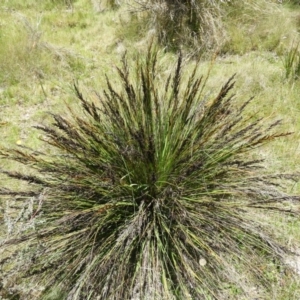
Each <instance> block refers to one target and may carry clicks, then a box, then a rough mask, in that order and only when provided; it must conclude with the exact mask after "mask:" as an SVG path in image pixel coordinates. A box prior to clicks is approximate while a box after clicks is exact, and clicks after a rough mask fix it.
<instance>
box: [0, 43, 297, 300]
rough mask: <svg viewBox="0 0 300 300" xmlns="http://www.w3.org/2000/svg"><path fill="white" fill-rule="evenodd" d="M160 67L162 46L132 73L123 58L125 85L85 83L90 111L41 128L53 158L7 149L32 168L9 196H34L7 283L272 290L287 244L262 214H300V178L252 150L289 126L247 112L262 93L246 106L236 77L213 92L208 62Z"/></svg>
mask: <svg viewBox="0 0 300 300" xmlns="http://www.w3.org/2000/svg"><path fill="white" fill-rule="evenodd" d="M157 64H158V62H157V52H155V51H154V50H151V49H150V50H149V52H148V54H147V57H146V58H145V60H144V59H143V58H141V59H140V60H139V62H138V63H137V64H136V65H135V69H134V70H135V71H134V72H130V71H129V69H130V68H129V64H128V60H127V59H126V58H124V59H123V60H122V66H121V67H120V68H117V72H118V76H119V84H118V85H116V84H115V83H114V84H113V83H112V81H111V80H109V79H107V88H106V89H105V90H104V91H103V93H101V94H99V95H98V99H97V101H98V100H99V102H97V103H96V102H95V101H94V102H92V101H87V100H86V99H85V97H84V96H83V95H82V94H81V92H80V91H79V89H78V88H77V87H75V90H76V94H77V97H78V99H79V100H80V102H81V104H82V107H83V110H84V112H85V114H84V115H82V116H80V115H79V114H78V113H74V111H72V110H71V109H70V111H71V113H72V117H68V118H66V117H63V116H61V115H57V114H54V115H53V119H54V123H53V124H52V125H49V126H37V129H38V130H40V131H41V132H43V134H44V142H45V143H46V144H45V145H48V146H49V147H50V149H52V148H53V149H54V151H53V152H51V151H50V153H51V154H49V153H48V154H47V153H41V152H39V151H33V150H32V151H31V150H30V149H27V150H26V149H22V148H20V149H7V150H5V149H2V151H1V153H2V157H3V158H4V159H9V160H13V161H16V162H18V163H22V164H25V165H26V166H28V170H30V169H32V172H31V173H26V174H25V173H21V172H13V171H5V170H2V172H3V173H5V174H6V175H8V176H9V177H11V178H14V179H17V180H21V181H25V182H28V183H29V187H30V189H26V190H23V191H15V190H9V189H7V188H5V189H4V188H3V189H1V194H2V197H6V198H7V199H8V200H9V199H12V198H16V197H17V198H18V199H21V200H23V201H25V200H26V199H28V200H30V201H31V206H32V208H31V213H30V214H28V215H27V222H28V224H33V225H32V227H34V229H31V230H30V229H27V230H23V231H22V232H21V233H19V235H15V236H13V237H11V238H8V239H7V240H5V241H3V242H2V248H4V249H8V248H9V249H10V251H12V253H10V256H9V257H8V256H6V257H5V258H2V260H1V261H0V263H1V265H2V271H3V272H2V275H1V277H2V280H3V278H4V276H6V278H7V276H14V278H15V280H16V281H15V282H21V283H22V282H24V281H25V282H27V283H28V282H29V281H28V280H32V282H36V283H38V284H39V286H41V287H43V290H42V291H41V295H46V294H47V293H49V292H50V291H51V289H52V288H53V287H56V288H57V289H58V290H60V291H62V292H63V293H64V295H65V298H64V299H72V300H74V299H105V300H106V299H214V298H218V297H219V295H224V293H225V291H224V290H223V287H224V283H230V284H233V285H236V286H239V285H240V288H241V290H242V291H243V284H241V282H240V281H239V280H240V279H239V277H238V275H239V272H240V271H241V270H247V271H248V272H249V273H248V274H249V276H250V277H249V278H251V280H252V282H254V283H255V284H258V285H259V286H266V287H268V280H269V277H268V276H267V275H266V274H265V270H264V268H261V266H262V264H263V263H266V262H270V261H273V262H280V261H281V259H282V258H283V255H284V251H285V249H284V247H282V246H281V245H280V243H279V242H277V241H276V239H275V238H274V237H273V235H272V234H271V233H270V232H269V230H268V229H267V227H264V226H262V225H261V224H259V223H256V222H255V221H254V219H253V214H255V212H260V213H262V212H267V211H277V212H282V213H288V214H289V215H295V216H296V211H295V212H294V211H293V209H292V208H293V206H291V205H289V203H291V201H298V200H299V198H298V197H297V196H290V195H287V194H286V193H285V192H283V191H282V189H281V184H283V182H285V181H286V180H295V178H296V176H295V175H290V174H278V175H276V174H272V175H270V174H268V173H267V172H266V171H264V168H263V167H262V160H260V159H259V158H255V155H254V154H253V153H251V151H253V149H256V148H257V147H259V146H262V145H264V144H265V143H268V142H270V141H272V140H274V139H276V138H277V137H282V136H285V135H287V134H285V133H277V132H276V126H277V125H278V124H279V122H278V121H274V122H273V123H270V124H267V123H266V122H265V120H264V119H259V118H257V117H256V116H255V115H253V116H249V113H247V117H245V115H246V114H245V108H246V107H247V105H248V104H249V103H250V102H251V99H250V100H247V101H245V102H243V103H242V104H240V105H238V104H237V103H235V100H234V97H233V95H231V94H230V92H231V90H232V88H233V86H234V82H233V78H230V79H229V80H228V81H227V82H226V83H225V85H224V86H223V87H221V89H220V91H219V93H218V94H217V95H216V96H214V97H213V96H211V97H207V95H205V93H204V88H205V81H206V80H205V78H203V77H201V76H198V75H197V74H198V69H199V66H198V65H199V64H196V66H195V68H194V69H193V71H191V72H190V75H189V77H188V78H187V80H184V79H183V75H184V71H185V69H184V67H183V66H182V57H181V56H179V58H178V61H177V66H176V68H175V70H174V72H172V74H171V75H170V76H169V77H168V78H166V80H165V81H164V80H162V78H163V77H161V76H160V75H159V72H158V71H157ZM16 246H17V247H16ZM19 255H21V256H22V259H21V260H18V259H16V258H17V257H19ZM231 264H232V265H231ZM24 278H25V279H24ZM18 280H19V281H18ZM3 282H4V281H3ZM20 286H21V285H20ZM29 295H30V291H28V294H27V295H26V297H29ZM27 299H28V298H27Z"/></svg>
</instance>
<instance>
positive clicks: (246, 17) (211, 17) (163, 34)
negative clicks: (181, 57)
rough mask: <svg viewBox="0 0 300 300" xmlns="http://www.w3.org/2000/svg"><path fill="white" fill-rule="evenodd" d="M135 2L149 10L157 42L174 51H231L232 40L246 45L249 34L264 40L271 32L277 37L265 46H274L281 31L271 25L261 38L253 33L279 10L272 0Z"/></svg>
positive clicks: (140, 0) (159, 0) (161, 0)
mask: <svg viewBox="0 0 300 300" xmlns="http://www.w3.org/2000/svg"><path fill="white" fill-rule="evenodd" d="M133 3H135V7H136V9H137V10H138V11H141V12H146V15H147V16H148V23H149V24H150V27H151V28H152V29H154V30H155V33H156V36H157V38H158V41H159V42H160V43H161V44H163V45H165V46H167V47H168V49H171V50H173V49H181V48H187V49H189V50H190V51H193V52H194V51H196V52H202V53H203V52H206V51H214V52H215V51H231V49H230V44H232V42H235V43H239V44H242V45H244V44H246V45H247V44H248V43H249V41H248V40H249V35H250V40H253V39H259V40H260V42H262V41H263V40H264V39H266V38H268V35H270V32H271V33H272V35H274V37H272V39H270V38H268V40H270V41H268V45H266V47H269V48H270V47H273V48H275V47H276V46H277V44H278V43H279V40H280V38H281V37H280V36H277V35H276V34H277V33H278V30H277V31H276V32H275V33H273V31H274V30H273V31H272V30H271V29H272V28H267V29H266V28H263V30H264V31H266V33H262V34H263V35H264V36H262V37H259V36H258V35H259V34H258V33H254V32H252V31H257V27H258V26H257V25H256V24H259V25H260V24H261V23H262V22H261V20H265V19H266V18H270V19H272V18H271V17H270V16H272V14H274V11H276V12H277V10H278V8H279V7H278V3H276V2H275V1H272V0H260V1H254V0H247V1H235V0H233V1H228V0H224V1H219V0H188V1H182V0H175V1H174V0H154V1H149V0H135V1H133ZM276 4H277V5H276ZM273 19H274V18H273ZM276 20H277V19H276ZM275 22H276V21H275ZM254 24H255V26H254ZM254 27H255V28H254ZM271 27H274V24H271ZM235 31H236V32H235ZM245 31H247V33H246V36H245ZM238 35H240V37H239V41H237V36H238ZM242 36H243V37H242ZM255 43H256V41H255ZM239 47H242V46H241V45H239ZM247 47H248V45H247Z"/></svg>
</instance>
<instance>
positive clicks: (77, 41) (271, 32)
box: [0, 0, 300, 300]
mask: <svg viewBox="0 0 300 300" xmlns="http://www.w3.org/2000/svg"><path fill="white" fill-rule="evenodd" d="M38 3H42V4H38ZM99 3H100V1H87V0H78V1H71V0H70V1H58V0H56V1H54V0H47V1H46V0H45V1H33V0H26V1H20V0H10V1H8V0H4V1H2V2H1V4H0V70H1V72H0V108H1V110H0V133H1V137H2V138H1V140H0V144H1V145H5V146H14V145H24V146H28V147H34V148H36V149H39V147H42V144H41V143H40V140H39V134H40V133H37V132H36V131H35V130H34V129H32V126H33V125H36V124H44V123H47V122H49V120H50V117H49V115H47V111H51V112H64V110H65V104H66V103H67V104H69V105H71V106H72V105H73V104H74V107H76V103H74V99H75V97H74V93H73V89H72V84H73V82H75V81H76V82H77V81H78V82H79V83H80V85H81V86H82V87H84V91H85V92H86V93H87V94H89V97H91V98H93V92H91V90H99V89H101V87H103V86H104V85H105V82H104V80H103V78H104V76H103V75H104V74H107V75H108V76H109V77H111V76H112V72H113V66H114V65H115V64H116V63H117V62H118V61H119V58H120V56H121V55H122V54H123V53H124V52H125V51H126V50H127V51H128V53H129V56H130V57H132V58H133V59H134V57H135V54H136V53H137V52H144V51H146V49H147V46H148V44H149V41H150V40H151V39H152V35H153V32H152V31H151V30H149V31H148V30H146V29H145V28H146V26H145V24H143V23H142V22H141V20H140V19H138V18H137V17H136V15H133V14H132V13H130V12H129V11H128V7H127V6H125V5H122V6H121V7H120V8H118V9H116V10H109V9H103V8H104V6H103V5H102V6H101V5H100V4H99ZM245 14H246V12H245ZM245 16H246V17H247V18H245ZM245 16H240V17H239V18H238V17H237V12H234V11H233V12H231V13H230V14H229V16H228V22H227V23H226V27H227V30H228V33H227V36H226V41H224V42H223V43H222V46H220V48H219V49H217V50H218V55H217V56H214V55H213V54H214V53H211V54H207V55H204V56H203V59H202V65H203V73H204V74H205V73H206V72H207V71H208V70H209V69H210V68H211V70H210V72H211V74H210V77H209V80H208V84H207V92H208V93H215V92H217V91H218V89H219V87H220V83H223V82H225V81H226V79H228V78H229V77H230V76H231V75H232V74H234V73H236V74H237V75H236V81H237V83H236V94H237V97H239V98H241V99H244V98H249V97H251V96H255V99H256V100H255V101H254V102H253V104H252V105H251V107H250V109H249V111H248V113H257V114H260V115H263V116H265V117H267V118H276V117H278V118H281V119H283V129H284V130H285V131H291V132H294V134H293V135H291V136H290V137H288V138H285V139H282V140H278V141H276V142H275V143H272V144H271V145H270V146H267V147H265V148H263V149H260V150H259V151H260V152H261V153H260V154H261V155H262V156H263V157H264V158H266V160H267V162H266V164H268V168H270V170H271V172H276V171H283V172H289V171H297V170H298V168H299V165H300V142H299V141H300V130H299V129H300V121H299V111H300V101H299V94H300V80H299V79H297V74H294V75H295V76H294V77H293V74H292V75H289V77H288V78H286V74H287V71H288V66H287V64H286V63H285V62H286V61H287V59H288V57H289V53H291V49H292V48H293V47H295V46H296V45H297V43H298V41H299V40H300V39H299V30H300V8H298V7H297V6H291V5H290V4H289V5H287V4H285V5H279V4H278V5H277V6H276V8H275V9H274V11H272V13H270V14H269V15H265V18H262V19H259V20H256V19H255V17H254V16H251V15H247V14H246V15H245ZM245 20H246V21H245ZM254 21H255V22H254ZM278 25H280V26H278ZM185 54H186V57H187V58H189V57H190V55H189V54H190V53H188V52H187V51H186V52H185ZM175 56H176V53H172V52H167V51H164V50H163V49H162V51H161V53H160V60H161V62H162V67H161V69H162V70H161V71H162V74H164V73H167V72H168V71H169V70H171V69H172V68H174V58H175ZM298 56H300V54H298ZM191 60H192V59H191ZM212 62H213V64H211V63H212ZM186 64H187V65H189V64H190V61H188V60H187V61H186ZM211 66H212V67H211ZM291 68H292V69H293V68H294V67H291ZM295 72H296V71H295ZM7 184H14V183H12V182H9V181H3V185H7ZM289 192H293V193H299V192H300V186H299V184H296V185H295V186H291V187H290V191H289ZM0 205H2V209H4V207H5V203H1V202H0ZM257 218H258V219H259V220H261V222H264V221H265V219H266V218H269V219H270V220H271V222H272V223H273V224H274V233H276V234H279V235H280V237H281V238H282V239H283V240H284V241H286V243H287V246H288V247H289V248H291V249H299V248H300V242H299V241H300V233H299V232H300V231H299V226H300V222H293V223H291V222H289V220H287V219H282V217H281V216H278V215H269V216H263V217H261V216H257ZM2 220H3V219H2V216H1V215H0V222H3V221H2ZM3 236H4V233H3ZM270 276H273V274H272V272H271V271H270ZM278 282H279V281H278V278H277V277H276V276H275V275H274V287H273V292H272V293H271V294H270V295H260V294H259V291H255V289H251V288H249V298H248V299H254V298H255V297H256V296H255V295H256V294H257V295H258V296H257V297H261V298H259V299H295V300H296V299H299V296H297V295H299V294H300V277H297V276H295V275H292V274H290V275H285V276H283V277H282V280H281V284H279V283H278ZM232 299H240V298H239V296H238V291H232Z"/></svg>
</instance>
